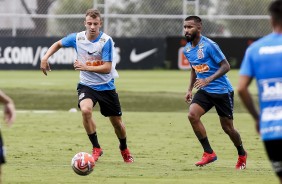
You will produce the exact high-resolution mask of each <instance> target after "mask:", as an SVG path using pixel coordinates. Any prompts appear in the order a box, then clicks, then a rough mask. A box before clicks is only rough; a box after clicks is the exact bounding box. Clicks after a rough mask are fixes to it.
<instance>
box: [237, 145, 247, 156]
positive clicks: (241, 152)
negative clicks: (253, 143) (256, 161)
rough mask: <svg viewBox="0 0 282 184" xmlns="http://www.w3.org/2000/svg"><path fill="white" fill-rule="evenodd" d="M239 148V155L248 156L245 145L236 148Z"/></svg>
mask: <svg viewBox="0 0 282 184" xmlns="http://www.w3.org/2000/svg"><path fill="white" fill-rule="evenodd" d="M236 148H237V151H238V155H241V156H245V155H246V152H245V150H244V148H243V144H241V145H240V146H236Z"/></svg>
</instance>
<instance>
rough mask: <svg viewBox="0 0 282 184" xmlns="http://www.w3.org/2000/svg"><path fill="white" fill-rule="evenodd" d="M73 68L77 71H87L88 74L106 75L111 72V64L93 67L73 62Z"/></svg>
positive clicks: (104, 63) (106, 63)
mask: <svg viewBox="0 0 282 184" xmlns="http://www.w3.org/2000/svg"><path fill="white" fill-rule="evenodd" d="M73 67H74V69H75V70H79V71H89V72H96V73H102V74H108V73H110V72H111V69H112V62H103V64H101V65H98V66H93V65H86V64H84V63H82V62H81V61H78V60H75V62H74V64H73Z"/></svg>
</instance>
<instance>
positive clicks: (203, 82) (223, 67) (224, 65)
mask: <svg viewBox="0 0 282 184" xmlns="http://www.w3.org/2000/svg"><path fill="white" fill-rule="evenodd" d="M219 64H220V68H219V69H218V70H217V71H216V72H215V73H214V74H213V75H211V76H209V77H207V78H205V79H197V80H196V82H195V84H194V88H196V89H200V88H202V87H205V86H207V85H208V84H209V83H210V82H211V81H213V80H215V79H217V78H219V77H221V76H223V75H224V74H226V73H227V72H228V71H229V70H230V65H229V63H228V61H227V60H226V59H224V60H222V61H221V62H220V63H219Z"/></svg>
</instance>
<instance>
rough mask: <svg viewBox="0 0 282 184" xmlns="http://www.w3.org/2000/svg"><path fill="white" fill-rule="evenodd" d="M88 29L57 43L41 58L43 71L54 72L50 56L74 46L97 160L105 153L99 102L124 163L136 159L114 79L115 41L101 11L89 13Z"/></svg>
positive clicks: (80, 99) (82, 105) (86, 121)
mask: <svg viewBox="0 0 282 184" xmlns="http://www.w3.org/2000/svg"><path fill="white" fill-rule="evenodd" d="M84 26H85V28H86V30H85V31H82V32H79V33H72V34H70V35H68V36H66V37H64V38H63V39H61V40H59V41H57V42H55V43H54V44H53V45H52V46H51V47H50V48H49V49H48V51H47V52H46V54H45V55H44V57H43V58H42V60H41V66H40V68H41V70H42V71H43V73H44V74H45V75H47V71H50V66H49V64H48V58H49V57H50V56H51V55H53V54H54V53H55V52H57V51H58V50H59V49H60V48H62V47H73V48H74V49H75V50H76V52H77V60H76V61H75V62H74V65H73V66H74V68H75V70H78V71H80V81H79V83H78V87H77V92H78V107H79V108H80V110H81V113H82V118H83V125H84V128H85V130H86V133H87V134H88V136H89V139H90V141H91V143H92V146H93V149H92V155H93V157H94V159H95V161H97V160H98V158H99V157H100V156H101V155H102V154H103V151H102V148H101V147H100V144H99V142H98V138H97V133H96V122H95V121H94V119H93V118H92V108H93V107H94V106H95V105H96V103H97V102H98V103H99V106H100V112H101V114H102V115H104V116H105V117H109V119H110V122H111V123H112V125H113V127H114V130H115V133H116V135H117V137H118V139H119V142H120V145H119V148H120V151H121V155H122V157H123V159H124V162H126V163H131V162H133V161H134V160H133V157H132V155H131V154H130V151H129V149H128V148H127V141H126V130H125V125H124V123H123V121H122V118H121V116H122V112H121V106H120V102H119V97H118V94H117V93H116V89H115V84H114V78H116V77H117V76H118V73H117V71H116V70H115V64H116V63H115V57H114V56H115V55H114V42H113V40H112V38H111V37H110V36H108V35H107V34H105V33H103V32H102V31H100V28H101V26H102V18H101V15H100V12H99V11H98V10H94V9H89V10H87V12H86V16H85V21H84Z"/></svg>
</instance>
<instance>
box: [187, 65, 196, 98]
mask: <svg viewBox="0 0 282 184" xmlns="http://www.w3.org/2000/svg"><path fill="white" fill-rule="evenodd" d="M195 81H196V72H195V70H194V69H193V68H192V69H191V72H190V83H189V85H188V89H187V92H186V94H185V102H186V103H190V102H191V101H192V97H193V94H192V90H193V86H194V83H195Z"/></svg>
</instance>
